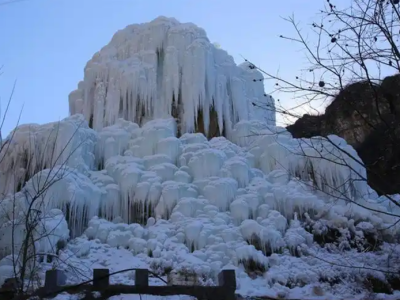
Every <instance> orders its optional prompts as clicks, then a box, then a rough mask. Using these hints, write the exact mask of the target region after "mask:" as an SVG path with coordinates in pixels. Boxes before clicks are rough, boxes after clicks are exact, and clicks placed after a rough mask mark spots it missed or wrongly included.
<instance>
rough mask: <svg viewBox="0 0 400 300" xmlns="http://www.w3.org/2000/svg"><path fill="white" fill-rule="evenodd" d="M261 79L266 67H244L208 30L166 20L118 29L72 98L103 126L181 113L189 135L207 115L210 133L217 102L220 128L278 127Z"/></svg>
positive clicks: (81, 110) (73, 111)
mask: <svg viewBox="0 0 400 300" xmlns="http://www.w3.org/2000/svg"><path fill="white" fill-rule="evenodd" d="M259 78H262V74H261V73H260V72H259V71H257V70H256V69H254V68H253V69H251V68H250V67H249V65H246V64H243V65H241V66H237V65H236V64H235V62H234V60H233V58H232V57H231V56H230V55H228V54H227V53H226V52H225V51H224V50H221V49H218V48H216V47H215V46H214V45H213V44H212V43H210V41H209V39H208V38H207V35H206V33H205V31H204V30H203V29H202V28H199V27H197V26H196V25H194V24H192V23H179V22H178V21H177V20H175V19H173V18H166V17H158V18H156V19H155V20H153V21H151V22H149V23H143V24H135V25H130V26H127V27H126V28H125V29H123V30H120V31H118V32H117V33H116V34H115V35H114V36H113V38H112V40H111V42H110V43H109V44H108V45H107V46H105V47H103V48H102V49H101V50H100V51H99V52H97V53H96V54H95V55H94V56H93V58H92V59H91V60H90V61H89V62H88V63H87V65H86V68H85V75H84V79H83V81H82V82H80V83H79V84H78V89H77V90H75V91H73V92H72V93H71V94H70V95H69V108H70V112H71V114H76V113H82V114H83V115H84V116H85V118H86V119H87V120H88V121H89V120H90V122H91V123H92V124H91V125H92V126H93V128H94V129H96V130H100V129H101V128H103V127H107V126H110V125H113V124H114V123H116V122H117V120H118V119H119V118H123V119H125V120H129V121H132V122H135V123H138V124H143V123H144V122H146V121H147V120H153V119H158V118H164V117H170V116H174V117H177V118H178V119H179V123H180V130H181V132H182V133H185V132H193V131H194V130H195V128H196V126H197V124H196V122H197V118H198V116H199V114H201V115H202V120H203V126H204V128H205V131H206V134H207V131H208V128H209V124H210V108H211V107H213V108H214V110H215V111H216V112H217V115H218V120H217V123H218V127H219V130H220V132H222V130H223V129H224V128H226V129H227V131H229V129H231V128H232V126H233V124H235V123H236V122H238V121H241V120H250V119H261V120H263V121H265V122H267V123H268V124H272V125H274V124H275V110H274V100H273V99H272V97H271V96H268V95H265V92H264V86H263V81H259V80H255V79H259ZM181 99H182V100H181ZM252 103H257V105H252ZM262 105H266V106H268V107H269V108H270V109H269V110H266V109H262V108H260V106H262ZM116 147H118V146H116Z"/></svg>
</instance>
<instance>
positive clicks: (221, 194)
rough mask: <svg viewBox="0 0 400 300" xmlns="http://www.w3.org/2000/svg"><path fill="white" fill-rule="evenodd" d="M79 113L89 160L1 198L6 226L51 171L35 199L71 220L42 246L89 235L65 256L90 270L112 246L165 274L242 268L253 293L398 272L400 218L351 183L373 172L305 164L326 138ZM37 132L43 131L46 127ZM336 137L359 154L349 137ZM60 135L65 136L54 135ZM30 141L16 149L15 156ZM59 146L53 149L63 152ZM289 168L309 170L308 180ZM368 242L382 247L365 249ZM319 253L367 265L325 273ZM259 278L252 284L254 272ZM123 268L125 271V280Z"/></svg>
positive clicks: (355, 287)
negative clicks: (94, 119) (95, 125)
mask: <svg viewBox="0 0 400 300" xmlns="http://www.w3.org/2000/svg"><path fill="white" fill-rule="evenodd" d="M81 121H82V118H81V117H79V116H73V117H70V118H67V119H65V120H63V121H62V122H61V123H60V124H64V125H62V126H69V125H67V124H70V123H74V124H75V125H76V126H77V127H78V128H79V132H81V133H82V134H80V135H76V136H74V138H75V139H76V140H74V143H77V144H83V142H84V141H87V140H88V139H87V137H92V136H93V139H92V140H93V141H94V143H93V144H92V146H93V147H92V148H91V152H89V151H80V152H76V156H75V159H76V161H81V160H84V158H85V157H91V160H89V161H91V162H93V163H89V164H87V165H86V168H73V167H72V166H70V165H69V164H61V165H60V164H58V165H57V166H56V167H55V168H54V169H53V170H51V171H50V170H49V169H45V170H42V171H40V172H38V173H37V174H35V175H34V176H33V177H32V178H31V179H30V180H29V181H28V182H27V184H26V185H25V186H24V187H23V188H22V190H21V191H20V192H18V193H17V194H16V195H15V196H13V195H10V196H8V197H6V198H5V199H3V200H2V201H1V202H0V205H1V206H2V209H1V210H0V217H1V218H2V219H1V220H2V222H1V223H2V224H6V222H5V221H6V220H7V218H9V215H8V216H7V215H5V214H4V212H8V214H10V212H11V210H12V206H13V205H16V206H17V210H18V211H21V212H23V211H24V210H26V207H27V205H28V204H29V195H34V194H35V191H37V190H38V189H40V184H43V182H46V178H56V179H57V181H56V183H55V184H54V185H51V186H50V187H49V189H48V191H47V192H46V193H45V194H43V195H42V196H41V197H39V200H38V201H37V202H36V203H37V205H38V206H37V208H38V209H41V210H42V211H43V213H44V215H50V216H53V215H55V216H58V214H54V211H52V210H53V209H60V210H62V211H63V212H64V214H65V215H66V219H67V220H68V221H67V223H68V228H67V227H66V226H65V227H58V226H56V228H57V229H59V230H58V231H52V232H53V235H52V239H50V240H49V243H47V244H46V243H42V245H43V246H40V247H41V248H40V249H41V251H43V252H47V253H55V252H56V251H57V250H59V246H58V245H57V242H58V241H59V240H66V239H67V237H68V235H69V236H71V237H76V236H80V235H81V234H82V233H83V236H82V237H80V238H77V239H74V240H72V241H71V242H70V243H69V245H68V246H67V248H65V249H64V250H63V251H61V252H59V256H61V257H62V256H63V255H65V256H66V257H69V258H70V259H71V260H73V259H74V260H75V262H76V263H77V264H78V265H81V266H82V265H85V264H87V265H85V266H86V267H87V268H88V269H90V268H92V267H93V265H90V263H89V262H90V260H98V259H99V258H96V257H98V255H99V250H96V249H103V247H105V246H102V244H105V245H108V246H106V247H107V249H108V250H107V252H108V253H109V254H107V255H105V256H104V259H103V258H102V259H103V260H104V266H113V265H114V266H115V255H117V253H120V254H121V255H123V256H124V257H126V258H125V261H126V262H127V265H126V267H130V265H129V266H128V264H130V261H131V262H132V263H134V262H135V263H136V262H137V261H138V260H140V263H141V264H144V265H147V266H149V267H150V268H152V269H153V270H155V271H157V272H159V273H160V274H165V273H167V272H168V271H169V270H171V269H172V270H174V271H176V272H183V273H184V272H195V273H196V274H198V275H199V276H200V277H202V278H204V279H205V280H206V281H207V282H211V283H213V282H215V280H216V274H217V273H218V271H219V270H220V269H221V268H235V269H236V270H237V276H238V282H239V287H238V289H239V291H240V292H241V293H244V294H254V293H255V292H254V289H255V288H251V287H249V286H248V284H249V285H250V286H252V285H253V286H263V287H264V288H263V289H260V288H259V291H260V294H263V293H264V294H268V295H274V296H276V293H278V292H279V293H283V292H284V293H286V295H295V294H296V293H298V292H299V291H300V292H301V293H302V297H303V296H304V297H305V296H310V295H313V293H314V292H313V289H312V287H313V286H315V285H318V286H320V287H322V288H323V290H324V293H327V294H329V293H333V294H342V293H343V290H346V293H348V294H357V293H360V291H363V289H365V288H364V287H363V286H362V282H363V280H364V279H365V278H366V277H368V276H374V277H378V278H385V276H384V275H383V273H381V272H376V271H372V270H370V269H376V268H378V269H380V270H392V271H395V269H392V268H396V261H397V260H398V259H399V254H400V251H399V249H398V246H397V245H396V244H389V243H393V242H394V241H395V235H396V234H397V233H398V226H390V225H392V224H393V223H394V222H395V221H396V218H394V217H392V216H390V215H387V214H385V213H384V212H385V211H390V210H391V208H390V206H385V203H384V202H380V203H378V202H377V201H376V199H375V198H376V197H375V196H374V195H373V194H371V197H375V198H371V199H369V198H368V197H365V195H368V193H370V190H369V188H368V186H366V185H363V184H361V183H358V184H352V185H351V186H345V185H346V184H349V182H351V181H348V178H349V176H350V177H352V178H353V179H356V178H357V174H363V173H362V172H365V170H363V169H362V168H360V167H358V169H357V166H356V165H354V166H353V171H352V170H350V169H348V168H346V167H344V166H339V165H336V164H334V163H332V162H330V161H326V160H323V159H317V158H315V157H314V158H311V159H309V160H307V161H305V158H304V155H303V152H304V151H309V153H312V152H311V150H312V149H311V148H310V146H309V145H310V143H313V145H314V146H321V147H322V144H321V141H318V140H314V141H311V140H295V139H292V138H291V137H290V135H289V134H288V133H286V132H282V129H281V128H276V127H271V126H266V125H265V124H264V125H263V124H261V123H259V122H240V123H237V124H236V125H235V127H234V128H233V131H232V136H233V139H232V141H234V142H235V143H232V142H230V141H228V140H227V139H225V138H223V137H218V138H213V139H212V140H210V141H207V139H206V138H205V137H204V135H202V134H196V133H193V134H184V135H182V136H181V137H180V138H177V137H176V136H175V134H176V124H175V122H174V120H173V119H162V120H154V121H150V122H148V123H146V124H145V125H144V126H142V127H140V126H138V125H137V124H134V123H132V122H129V121H125V120H122V119H119V120H117V121H116V123H115V124H114V125H112V126H110V127H106V128H103V129H101V130H100V131H99V132H98V133H96V132H95V131H94V130H92V129H90V128H88V124H87V122H83V123H82V122H81ZM78 124H79V126H78ZM46 126H48V125H44V128H46ZM35 132H36V134H38V135H40V134H39V133H40V132H41V130H40V128H38V130H36V131H35ZM255 132H258V135H257V136H255V135H254V133H255ZM277 132H282V133H277ZM28 137H30V135H28V134H27V135H26V138H28ZM59 138H60V139H62V138H63V136H60V137H59ZM332 139H336V141H337V146H338V147H342V148H343V149H345V150H346V151H349V152H350V153H354V150H353V149H352V148H351V147H349V146H348V145H347V144H346V143H345V141H343V140H342V139H339V138H337V137H332ZM59 143H61V144H65V141H64V142H61V141H59V142H57V141H54V144H55V145H58V144H59ZM49 146H50V147H52V148H54V146H52V145H51V144H50V145H49ZM328 146H329V145H325V146H324V147H325V148H324V149H326V151H327V154H326V155H328V154H331V156H332V157H331V159H332V158H335V157H336V158H337V156H338V155H339V152H336V153H335V152H334V151H333V149H330V148H329V147H328ZM23 149H24V148H23V147H21V148H18V147H15V151H14V152H13V153H12V155H13V156H11V157H14V156H15V155H18V152H17V151H23ZM299 149H301V151H299ZM307 149H308V150H307ZM55 151H56V152H55V154H53V155H55V156H58V155H59V154H60V153H59V152H62V150H61V149H59V148H56V150H55ZM352 151H353V152H352ZM7 155H11V154H7ZM344 159H345V158H344ZM89 166H90V167H89ZM305 166H308V167H310V166H311V167H312V169H313V170H319V172H316V173H315V174H316V175H317V176H316V177H315V184H316V185H318V184H320V185H321V190H325V191H326V193H319V194H317V193H315V192H314V191H313V189H312V188H310V187H309V186H307V185H306V184H305V182H307V177H306V175H307V174H308V173H307V172H303V173H302V172H300V171H301V170H303V171H304V170H305V169H304V167H305ZM22 167H24V168H25V169H26V166H24V165H22ZM354 170H355V171H357V172H354ZM306 173H307V174H306ZM52 174H54V176H55V177H54V176H52ZM290 174H297V176H299V177H302V176H303V180H302V181H299V180H298V179H297V178H298V177H297V178H296V177H292V176H290ZM329 180H330V181H329ZM326 182H328V183H329V184H328V186H327V187H326V186H325V185H324V183H326ZM334 184H337V185H340V186H343V185H344V186H345V189H344V190H343V191H351V192H349V194H348V197H350V199H354V201H358V202H361V203H362V204H363V205H365V206H370V207H372V208H373V209H376V210H378V211H381V213H379V212H373V211H370V210H367V209H364V208H361V207H359V206H357V205H355V204H353V203H348V202H347V203H346V202H345V201H337V199H335V198H333V197H328V196H327V195H329V194H334V190H332V189H331V187H332V185H334ZM360 195H363V196H364V197H360ZM332 196H335V195H332ZM15 199H16V200H17V201H15ZM334 199H335V201H334ZM61 222H65V221H64V219H63V220H61ZM53 224H56V222H55V223H53ZM62 224H64V223H62ZM53 226H55V225H53ZM62 228H64V229H62ZM386 228H388V229H386ZM10 230H11V229H10V226H2V228H1V231H0V245H4V243H5V241H6V240H9V236H10ZM332 232H333V233H332ZM332 236H333V237H332ZM367 237H368V238H367ZM19 241H20V240H17V243H18V242H19ZM383 242H386V243H383ZM371 248H373V249H374V250H376V251H375V252H369V251H371ZM113 249H115V250H113ZM116 249H119V250H116ZM5 251H6V249H5ZM101 251H103V250H101ZM96 253H97V254H96ZM389 253H390V255H389ZM4 254H7V253H4ZM96 255H97V256H96ZM130 256H131V257H132V258H129V257H130ZM321 258H322V259H324V260H328V262H329V261H330V262H332V261H333V262H340V264H341V265H343V260H345V261H350V262H351V264H352V266H354V265H355V266H356V267H359V266H362V267H363V268H365V267H366V269H361V270H360V269H358V268H356V269H354V268H346V267H333V268H331V269H330V271H327V267H328V266H331V265H330V264H329V263H328V262H325V261H323V260H321ZM86 259H88V260H89V261H86ZM388 262H389V263H388ZM64 267H65V268H67V269H68V268H70V267H71V266H69V265H68V266H64ZM124 267H125V265H120V266H119V268H121V269H123V268H124ZM0 268H2V267H1V264H0ZM0 271H1V270H0ZM88 272H89V271H88ZM261 275H262V276H263V277H259V278H258V279H254V280H253V281H252V280H250V278H249V277H251V278H254V276H261ZM126 276H128V277H124V276H123V275H121V276H120V279H119V280H120V281H122V282H124V281H125V282H129V274H127V275H126ZM338 277H339V278H343V279H341V280H343V282H341V281H337V278H338ZM71 280H72V278H71ZM345 282H350V283H351V286H347V284H346V283H345ZM300 287H302V288H301V289H300ZM299 289H300V290H299ZM293 293H295V294H293ZM296 295H297V294H296Z"/></svg>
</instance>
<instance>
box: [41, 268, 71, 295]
mask: <svg viewBox="0 0 400 300" xmlns="http://www.w3.org/2000/svg"><path fill="white" fill-rule="evenodd" d="M66 281H67V277H66V276H65V274H64V272H63V271H61V270H47V271H46V279H45V282H44V290H45V293H53V292H57V291H58V290H59V289H60V288H61V287H62V286H63V285H65V283H66Z"/></svg>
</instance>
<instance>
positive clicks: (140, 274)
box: [135, 269, 149, 287]
mask: <svg viewBox="0 0 400 300" xmlns="http://www.w3.org/2000/svg"><path fill="white" fill-rule="evenodd" d="M135 286H137V287H148V286H149V270H147V269H138V270H136V271H135Z"/></svg>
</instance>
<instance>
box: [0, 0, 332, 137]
mask: <svg viewBox="0 0 400 300" xmlns="http://www.w3.org/2000/svg"><path fill="white" fill-rule="evenodd" d="M7 1H9V0H0V65H4V70H3V72H4V73H3V75H2V76H1V77H0V96H1V103H2V107H3V109H4V105H5V103H6V100H7V97H8V96H9V94H10V92H11V89H12V86H13V82H14V80H17V86H16V91H15V95H14V98H13V101H12V105H11V109H10V111H9V113H8V115H7V119H6V122H5V125H4V128H3V130H4V131H3V134H4V133H8V132H9V131H10V130H12V129H13V128H14V127H15V124H16V122H17V118H18V115H19V112H20V110H21V108H22V106H23V105H24V109H23V112H22V117H21V121H20V123H22V124H24V123H46V122H51V121H57V120H59V119H62V118H64V117H66V116H67V115H68V114H69V111H68V94H69V93H70V92H71V91H72V90H74V89H75V88H76V85H77V83H78V81H79V80H81V79H82V77H83V68H84V66H85V64H86V62H87V61H88V60H89V59H90V58H91V57H92V55H93V54H94V53H95V52H96V51H98V50H100V48H101V47H103V46H104V45H106V44H107V43H108V42H109V41H110V39H111V37H112V35H113V34H114V33H115V32H116V31H117V30H118V29H121V28H124V27H125V26H127V25H129V24H133V23H142V22H147V21H150V20H152V19H154V18H156V17H157V16H159V15H165V16H168V17H175V18H176V19H178V20H179V21H181V22H193V23H195V24H197V25H198V26H200V27H202V28H204V29H205V30H206V32H207V33H208V37H209V39H210V40H211V41H212V42H218V43H219V44H220V45H221V47H222V48H223V49H225V50H227V51H228V52H229V53H230V54H231V55H232V56H233V57H234V58H235V60H236V62H237V63H240V62H242V58H241V56H240V55H243V56H245V57H246V58H248V59H250V60H252V61H253V62H255V63H256V64H257V65H259V66H260V67H262V68H264V69H266V70H268V71H270V72H276V71H277V70H278V69H280V72H281V73H282V74H287V75H290V76H293V77H294V76H295V73H296V71H297V70H299V69H300V68H301V67H303V66H304V63H305V61H304V55H303V54H302V53H301V52H299V51H298V50H299V49H298V48H296V49H293V48H292V46H291V43H290V42H288V41H284V40H282V39H280V38H279V35H280V34H289V33H292V32H293V30H292V27H291V26H290V25H289V24H288V23H287V22H285V21H283V20H282V19H281V17H287V16H289V15H291V14H292V13H294V14H295V16H296V18H297V19H299V20H301V21H302V22H304V25H306V24H307V23H309V22H310V20H311V18H312V17H313V16H315V13H316V12H317V11H318V7H319V6H322V5H323V3H324V2H325V0H285V1H272V0H246V1H243V0H26V1H21V2H17V3H13V4H9V5H1V4H2V3H4V2H7ZM292 74H293V75H292ZM267 92H268V90H267Z"/></svg>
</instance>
